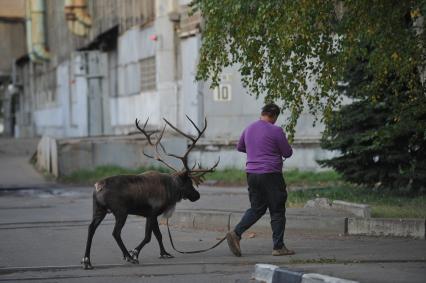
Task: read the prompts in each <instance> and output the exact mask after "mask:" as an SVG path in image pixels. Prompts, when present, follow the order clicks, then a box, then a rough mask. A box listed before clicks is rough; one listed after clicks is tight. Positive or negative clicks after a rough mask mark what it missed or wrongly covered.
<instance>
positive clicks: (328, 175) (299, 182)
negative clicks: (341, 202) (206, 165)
mask: <svg viewBox="0 0 426 283" xmlns="http://www.w3.org/2000/svg"><path fill="white" fill-rule="evenodd" d="M284 178H285V181H286V183H287V185H288V186H297V187H312V186H315V187H323V186H327V185H332V184H333V185H334V184H337V183H339V182H341V180H342V179H341V177H340V175H339V174H338V173H336V172H335V171H323V172H302V171H299V170H290V171H285V172H284ZM206 180H212V181H213V180H214V181H216V182H217V184H218V185H239V186H246V184H247V181H246V173H245V172H244V170H239V169H224V170H216V171H215V172H213V173H211V174H208V175H207V176H206Z"/></svg>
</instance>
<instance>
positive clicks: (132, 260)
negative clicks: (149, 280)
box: [124, 256, 139, 264]
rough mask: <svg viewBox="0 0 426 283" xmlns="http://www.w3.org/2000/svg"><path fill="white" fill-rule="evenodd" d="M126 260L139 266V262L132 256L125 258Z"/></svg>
mask: <svg viewBox="0 0 426 283" xmlns="http://www.w3.org/2000/svg"><path fill="white" fill-rule="evenodd" d="M124 260H125V261H127V262H130V263H133V264H139V260H138V259H135V258H133V257H131V256H124Z"/></svg>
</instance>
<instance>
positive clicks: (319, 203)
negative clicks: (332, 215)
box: [304, 198, 371, 218]
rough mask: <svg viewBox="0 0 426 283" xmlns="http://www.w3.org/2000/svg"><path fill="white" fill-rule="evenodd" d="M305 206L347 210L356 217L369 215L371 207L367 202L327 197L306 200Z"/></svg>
mask: <svg viewBox="0 0 426 283" xmlns="http://www.w3.org/2000/svg"><path fill="white" fill-rule="evenodd" d="M304 207H305V208H327V209H336V210H341V211H346V212H349V213H351V214H353V215H355V216H357V217H365V218H370V217H371V208H370V206H369V205H367V204H359V203H352V202H347V201H342V200H334V201H331V200H329V199H328V198H316V199H313V200H308V201H307V202H306V204H305V206H304Z"/></svg>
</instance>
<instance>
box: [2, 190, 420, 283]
mask: <svg viewBox="0 0 426 283" xmlns="http://www.w3.org/2000/svg"><path fill="white" fill-rule="evenodd" d="M204 197H205V198H208V196H207V195H206V196H204ZM189 205H190V204H189V203H188V204H185V205H184V207H185V208H187V207H188V206H189ZM200 209H201V208H200ZM0 216H1V217H0V239H1V242H0V255H1V256H0V282H61V283H62V282H79V283H81V282H119V281H123V282H250V278H251V274H252V272H253V271H254V265H255V264H256V263H270V264H275V265H278V266H281V267H284V266H285V267H287V268H291V269H295V270H301V271H306V272H317V273H322V274H326V275H330V276H336V277H341V278H346V279H351V280H358V281H360V282H425V281H426V241H424V240H413V239H403V238H402V239H401V238H400V239H398V238H372V237H347V236H342V235H335V234H332V233H312V232H307V231H302V230H297V231H295V230H288V231H287V232H286V242H287V245H288V246H289V247H290V248H292V249H295V250H296V252H297V254H296V255H294V256H291V257H273V256H271V254H270V253H271V245H272V243H271V238H270V237H271V235H270V234H259V233H257V234H251V235H250V236H251V237H250V238H244V239H243V240H242V242H241V245H242V249H243V256H242V257H241V258H236V257H234V256H232V255H231V253H230V252H229V250H228V247H227V245H226V243H224V244H222V245H220V246H219V247H217V248H216V249H214V250H212V251H209V252H207V253H202V254H189V255H188V254H185V255H182V254H178V253H176V252H174V251H173V250H172V248H171V246H170V243H169V240H168V238H167V233H166V230H165V227H164V226H162V227H161V229H162V233H163V238H164V244H165V247H166V250H167V251H168V252H170V253H172V254H173V255H175V258H172V259H159V258H158V257H159V249H158V244H157V242H156V240H155V238H154V237H153V238H152V241H151V243H149V244H148V245H147V246H146V247H145V248H144V249H143V250H142V252H141V254H140V256H139V260H140V264H139V265H132V264H129V263H125V262H124V261H123V260H122V259H121V252H120V250H119V248H118V246H117V244H116V243H115V241H114V239H113V237H112V235H111V233H112V228H113V223H114V219H113V217H112V216H111V215H108V216H107V218H106V219H105V220H104V222H103V223H102V224H101V226H100V227H99V228H98V231H97V232H96V234H95V238H94V242H93V246H92V264H93V265H94V267H95V269H94V270H89V271H87V270H82V269H81V266H80V260H81V258H82V256H83V252H84V247H85V241H86V235H87V225H88V223H89V220H90V217H91V190H87V189H85V188H82V189H72V188H65V189H58V190H51V191H40V190H34V191H31V190H29V191H28V190H26V191H16V192H4V191H3V192H0ZM212 228H214V227H212ZM172 233H173V236H174V238H175V240H174V241H175V244H176V246H177V247H178V248H179V249H182V250H193V249H200V248H205V247H208V246H210V245H212V244H213V243H215V242H216V241H217V240H218V239H219V238H220V237H221V236H223V232H222V231H214V229H213V231H201V230H189V229H183V228H179V227H173V229H172ZM248 235H249V234H247V235H246V236H248ZM143 236H144V220H143V219H142V218H139V217H130V218H129V219H128V221H127V224H126V226H125V227H124V229H123V235H122V237H123V240H124V242H125V244H126V245H127V247H128V249H133V248H134V247H135V246H136V245H137V244H139V242H140V241H141V240H142V238H143Z"/></svg>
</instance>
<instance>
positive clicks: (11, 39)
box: [0, 0, 27, 135]
mask: <svg viewBox="0 0 426 283" xmlns="http://www.w3.org/2000/svg"><path fill="white" fill-rule="evenodd" d="M24 7H25V1H24V0H16V1H7V0H0V109H1V113H0V124H2V125H1V127H2V128H3V129H2V130H3V132H4V133H5V134H7V135H14V125H15V124H16V121H15V116H14V113H15V112H16V111H17V109H16V107H18V101H17V96H16V95H15V94H16V89H15V88H14V87H12V86H13V85H15V84H16V82H15V81H14V78H15V76H14V74H15V70H16V69H15V58H18V57H21V56H23V55H25V54H26V52H27V51H26V44H25V9H24Z"/></svg>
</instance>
